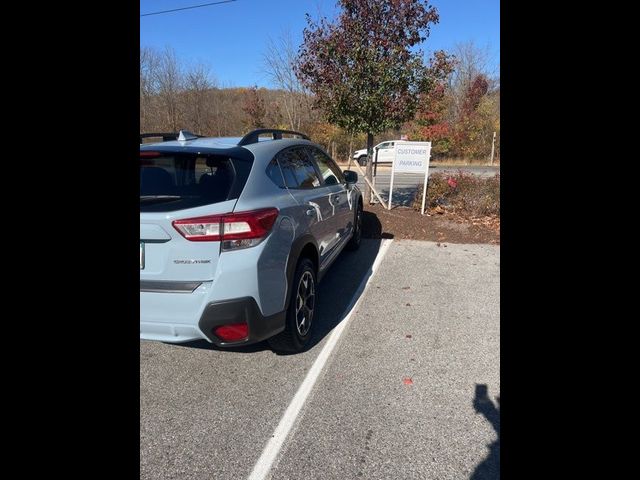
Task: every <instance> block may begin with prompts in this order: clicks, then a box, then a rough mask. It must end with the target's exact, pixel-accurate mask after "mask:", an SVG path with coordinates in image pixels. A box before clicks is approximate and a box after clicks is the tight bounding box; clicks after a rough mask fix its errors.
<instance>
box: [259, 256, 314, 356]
mask: <svg viewBox="0 0 640 480" xmlns="http://www.w3.org/2000/svg"><path fill="white" fill-rule="evenodd" d="M305 282H306V283H305ZM292 286H293V290H292V291H291V298H290V299H289V306H288V307H287V317H286V320H285V327H284V330H283V331H282V332H280V333H279V334H277V335H275V336H273V337H271V338H270V339H269V340H268V342H269V346H270V347H271V348H272V349H273V350H274V351H275V352H278V353H298V352H301V351H303V350H304V349H305V347H306V346H307V344H308V343H309V340H310V339H311V335H312V334H313V325H314V323H313V319H314V315H315V311H316V304H317V282H316V270H315V267H314V265H313V262H312V261H311V260H309V259H308V258H301V259H300V261H299V262H298V265H297V266H296V272H295V274H294V276H293V283H292ZM304 295H307V297H306V298H304V299H303V298H302V297H303V296H304Z"/></svg>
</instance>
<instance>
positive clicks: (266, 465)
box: [249, 239, 393, 480]
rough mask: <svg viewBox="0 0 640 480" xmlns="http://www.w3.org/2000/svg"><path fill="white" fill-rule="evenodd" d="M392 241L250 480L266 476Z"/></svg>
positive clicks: (386, 242)
mask: <svg viewBox="0 0 640 480" xmlns="http://www.w3.org/2000/svg"><path fill="white" fill-rule="evenodd" d="M392 241H393V240H391V239H383V240H382V242H381V244H380V250H378V255H377V256H376V259H375V261H374V262H373V265H372V266H371V275H369V277H368V278H365V279H363V280H362V282H361V283H360V285H359V287H358V290H356V293H355V294H354V296H353V298H352V299H351V302H350V303H349V306H348V307H347V308H346V310H345V312H346V314H345V316H344V318H343V319H342V321H341V322H340V323H339V324H338V326H337V327H336V328H335V329H334V330H333V332H332V333H331V336H330V337H329V339H328V340H327V343H326V344H325V346H324V348H323V349H322V351H321V352H320V354H319V355H318V358H316V360H315V362H314V363H313V366H312V367H311V369H310V370H309V372H308V373H307V376H306V377H305V379H304V380H303V382H302V384H301V385H300V387H299V388H298V391H297V392H296V394H295V395H294V397H293V400H291V403H290V404H289V406H288V407H287V409H286V410H285V412H284V415H282V418H281V419H280V423H279V424H278V426H277V427H276V429H275V431H274V432H273V435H272V436H271V439H270V440H269V442H268V443H267V445H266V446H265V447H264V450H263V451H262V455H260V458H259V459H258V461H257V462H256V464H255V466H254V467H253V470H252V471H251V474H250V475H249V480H263V479H265V478H267V475H268V474H269V471H270V470H271V467H272V465H273V462H274V461H275V460H276V458H277V456H278V453H280V450H281V449H282V445H283V444H284V441H285V440H286V439H287V435H288V434H289V432H290V431H291V428H292V427H293V424H294V423H295V421H296V418H298V415H299V413H300V410H301V409H302V407H303V406H304V403H305V401H306V400H307V397H308V396H309V393H311V389H312V388H313V386H314V385H315V383H316V380H317V379H318V376H319V375H320V372H322V369H323V368H324V366H325V364H326V363H327V360H328V359H329V356H330V355H331V352H332V351H333V349H334V347H335V346H336V344H337V343H338V339H339V338H340V335H342V332H343V331H344V329H345V328H346V326H347V323H348V322H349V319H350V318H351V315H352V314H353V312H354V311H355V309H356V307H357V306H358V303H360V299H362V297H363V296H364V292H365V290H366V289H367V286H368V285H369V282H370V281H371V279H372V278H373V275H374V274H375V273H376V270H377V269H378V267H379V265H380V262H381V261H382V258H383V257H384V255H385V253H386V252H387V250H388V248H389V246H390V245H391V242H392Z"/></svg>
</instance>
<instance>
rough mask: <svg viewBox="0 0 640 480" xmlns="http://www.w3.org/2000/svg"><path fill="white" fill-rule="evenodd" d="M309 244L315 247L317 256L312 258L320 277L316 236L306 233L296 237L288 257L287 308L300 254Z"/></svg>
mask: <svg viewBox="0 0 640 480" xmlns="http://www.w3.org/2000/svg"><path fill="white" fill-rule="evenodd" d="M307 245H312V246H313V248H314V249H315V254H316V258H313V259H311V260H312V261H313V262H314V263H315V266H316V277H318V273H319V272H318V271H319V269H320V259H319V255H318V245H317V243H316V240H315V238H313V236H312V235H310V234H308V233H306V234H304V235H301V236H300V237H298V238H296V239H295V240H294V241H293V244H292V245H291V251H290V252H289V258H287V290H286V294H285V309H286V308H289V301H290V297H291V284H292V283H293V275H294V274H295V273H296V265H298V260H299V259H300V255H301V254H302V251H303V250H304V249H305V247H307ZM318 282H319V280H318Z"/></svg>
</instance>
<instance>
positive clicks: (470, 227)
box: [362, 204, 500, 245]
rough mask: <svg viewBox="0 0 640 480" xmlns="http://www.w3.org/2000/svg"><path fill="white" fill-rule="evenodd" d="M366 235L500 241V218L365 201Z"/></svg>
mask: <svg viewBox="0 0 640 480" xmlns="http://www.w3.org/2000/svg"><path fill="white" fill-rule="evenodd" d="M362 236H363V238H396V239H412V240H429V241H432V242H441V243H488V244H494V245H495V244H498V245H499V244H500V219H499V218H492V217H485V218H479V219H477V218H476V219H474V218H462V217H459V216H456V215H455V214H452V213H444V214H437V213H434V214H431V215H430V216H429V215H427V214H426V213H425V215H420V212H418V211H416V210H413V209H411V208H408V207H396V208H393V209H392V210H390V211H388V210H385V209H384V208H383V207H382V206H381V205H379V204H375V205H366V206H365V212H364V217H363V222H362Z"/></svg>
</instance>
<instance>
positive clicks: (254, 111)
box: [242, 86, 267, 129]
mask: <svg viewBox="0 0 640 480" xmlns="http://www.w3.org/2000/svg"><path fill="white" fill-rule="evenodd" d="M242 111H243V112H244V113H246V114H247V117H248V120H246V121H245V124H246V125H247V126H248V127H249V128H252V129H254V128H264V117H265V115H266V113H267V109H266V107H265V103H264V98H263V96H262V95H261V93H260V92H259V91H258V87H257V86H254V87H251V88H250V89H248V90H247V91H246V92H245V94H244V104H243V105H242Z"/></svg>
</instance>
